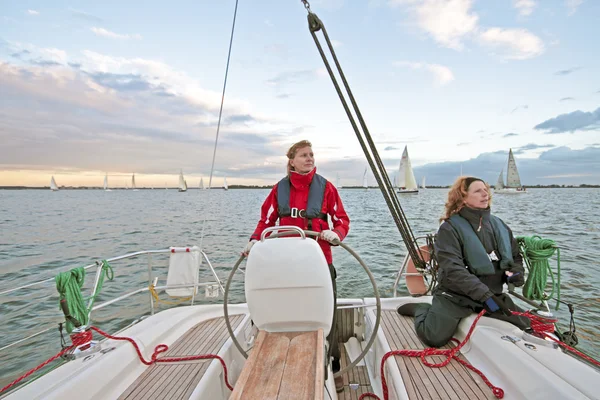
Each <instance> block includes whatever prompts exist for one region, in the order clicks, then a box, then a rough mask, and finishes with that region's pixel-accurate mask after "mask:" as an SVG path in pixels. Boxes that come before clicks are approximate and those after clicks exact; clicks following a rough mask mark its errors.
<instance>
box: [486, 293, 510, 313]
mask: <svg viewBox="0 0 600 400" xmlns="http://www.w3.org/2000/svg"><path fill="white" fill-rule="evenodd" d="M483 308H485V309H486V310H487V311H488V312H489V313H495V312H497V311H500V312H501V313H502V314H504V315H506V316H507V317H510V316H511V315H512V312H510V309H509V308H508V307H506V305H505V304H504V302H503V301H502V300H500V298H498V297H497V296H492V297H490V298H489V299H487V300H486V301H484V302H483Z"/></svg>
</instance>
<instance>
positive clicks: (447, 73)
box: [394, 61, 454, 86]
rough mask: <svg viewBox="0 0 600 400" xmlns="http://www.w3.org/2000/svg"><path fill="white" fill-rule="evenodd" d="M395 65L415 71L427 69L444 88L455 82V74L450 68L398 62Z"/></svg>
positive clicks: (436, 82)
mask: <svg viewBox="0 0 600 400" xmlns="http://www.w3.org/2000/svg"><path fill="white" fill-rule="evenodd" d="M394 65H396V66H399V67H409V68H411V69H414V70H418V69H426V70H427V71H429V72H430V73H431V74H432V75H433V79H434V82H435V84H436V85H438V86H443V85H447V84H448V83H450V82H452V81H453V80H454V74H453V73H452V71H451V70H450V68H448V67H446V66H443V65H440V64H427V63H422V62H410V61H396V62H394Z"/></svg>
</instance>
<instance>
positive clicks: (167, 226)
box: [0, 189, 600, 386]
mask: <svg viewBox="0 0 600 400" xmlns="http://www.w3.org/2000/svg"><path fill="white" fill-rule="evenodd" d="M446 193H447V192H446V190H435V189H430V190H426V191H423V192H421V193H420V194H419V195H418V196H414V195H412V196H408V195H407V196H404V197H401V204H402V206H403V208H404V210H405V213H406V214H407V216H408V218H409V220H410V223H411V226H412V228H413V231H414V233H415V235H417V236H419V235H423V234H426V233H430V232H432V231H434V230H435V229H436V228H437V226H438V218H439V216H440V215H441V213H442V210H443V204H444V200H445V196H446ZM267 194H268V190H230V191H228V192H225V191H220V190H211V191H200V190H190V191H188V192H187V193H178V192H177V191H175V190H169V191H166V190H140V191H137V192H133V191H131V190H128V191H125V190H118V191H113V192H103V191H96V190H94V191H60V192H56V193H53V192H50V191H40V190H27V191H6V190H0V276H1V281H0V291H3V290H6V289H9V288H12V287H16V286H19V285H23V284H26V283H29V282H34V281H37V280H41V279H45V278H51V277H54V276H55V275H56V274H57V273H58V272H61V271H65V270H67V269H70V268H73V267H77V266H82V265H87V264H90V263H92V262H93V261H95V260H100V259H104V258H110V257H114V256H117V255H123V254H126V253H131V252H134V251H139V250H151V249H164V248H167V247H169V246H190V245H200V244H201V236H202V227H203V226H204V228H205V231H204V237H203V239H202V248H203V249H204V250H205V252H206V253H207V254H208V256H209V258H210V259H211V261H212V263H213V265H214V266H215V268H216V270H217V273H218V275H219V276H220V277H221V278H223V279H226V278H227V276H228V273H229V270H230V269H231V267H232V266H233V265H234V263H235V262H236V261H237V259H238V257H239V252H240V250H241V249H242V248H243V246H244V245H245V243H246V242H247V240H248V239H247V238H248V237H249V235H250V234H251V232H252V231H253V229H254V227H255V226H256V221H257V219H258V218H259V208H260V205H261V204H262V201H263V200H264V198H265V197H266V195H267ZM340 194H341V196H342V199H343V201H344V204H345V206H346V209H347V211H348V214H349V215H350V218H351V221H352V222H351V230H350V234H349V236H348V237H347V239H346V243H347V244H348V245H350V246H351V247H352V248H354V249H355V250H356V251H357V252H358V253H359V254H360V255H361V257H362V258H363V259H364V260H365V262H366V263H367V264H368V265H369V267H370V268H371V270H372V271H373V273H374V275H375V277H376V278H377V282H378V286H379V289H380V291H381V292H382V295H384V296H391V289H392V285H393V282H394V278H395V274H396V272H397V270H398V268H399V266H400V263H401V262H402V259H403V257H404V255H405V253H406V251H405V248H404V245H403V244H402V242H401V238H400V234H399V233H398V231H397V229H396V226H395V225H394V223H393V221H392V220H391V218H390V214H389V211H388V210H387V207H386V205H385V202H384V200H383V196H382V195H381V193H380V191H379V190H376V189H371V190H369V191H366V192H365V191H362V190H344V189H342V190H341V191H340ZM493 211H494V212H495V213H496V215H498V216H500V217H501V218H503V219H504V220H505V221H506V222H508V224H509V225H510V226H511V228H512V229H513V231H514V232H515V234H516V235H533V234H538V235H540V236H542V237H544V238H548V239H553V240H555V241H556V242H557V244H558V245H559V246H560V248H561V255H562V264H561V267H562V287H561V295H562V299H563V300H565V301H569V302H572V303H573V304H575V310H576V311H575V316H576V323H577V333H578V335H579V338H580V346H579V348H580V349H583V350H584V351H587V352H588V353H590V354H592V355H593V356H595V357H597V358H598V357H600V345H599V344H598V342H599V341H598V338H599V337H600V307H599V305H600V300H599V299H600V262H599V261H598V260H599V259H600V190H598V189H538V190H531V191H530V193H528V194H527V195H524V196H508V195H505V196H501V195H498V196H496V198H494V203H493ZM334 263H335V265H336V267H337V270H338V290H339V292H340V295H341V296H342V297H363V296H371V295H372V289H371V287H370V283H369V281H368V278H367V277H366V275H365V274H364V272H362V269H361V268H360V266H358V265H357V264H356V262H355V261H354V260H353V259H352V258H351V257H350V256H349V255H347V254H345V253H344V250H342V249H339V248H338V249H334ZM153 264H154V265H155V266H156V267H155V269H154V276H159V277H160V278H161V279H166V266H167V256H154V257H153ZM113 267H114V271H115V280H114V281H112V282H105V285H104V289H103V291H102V294H101V295H100V297H99V299H98V301H99V302H100V301H103V300H108V299H111V298H114V297H116V296H117V295H119V294H122V293H125V292H128V291H132V290H134V289H137V288H139V287H144V286H147V284H148V272H147V258H146V257H142V258H138V259H134V260H125V261H120V262H115V263H113ZM90 271H91V270H90ZM163 282H164V281H163ZM92 283H93V276H92V275H91V274H90V275H88V276H87V278H86V285H85V287H86V288H88V289H87V290H86V291H85V292H84V294H86V293H90V291H89V287H90V286H91V285H92ZM242 283H243V277H242V276H241V275H238V277H237V280H236V281H235V282H234V286H233V296H232V297H233V298H232V302H239V301H244V298H243V286H242ZM401 290H402V291H403V293H406V292H405V291H404V288H403V287H402V288H401ZM118 305H120V307H119V306H118ZM147 313H149V301H148V294H141V295H137V296H134V297H131V298H129V299H126V300H124V301H122V302H120V303H118V304H117V305H113V306H110V307H106V308H104V309H101V310H99V311H98V312H97V313H95V314H94V316H93V320H94V324H95V325H98V326H99V327H101V328H102V329H105V330H107V331H108V332H114V331H116V330H117V329H120V328H122V327H124V326H126V325H127V324H128V323H129V322H131V321H132V320H133V319H134V318H136V317H137V316H139V315H141V314H147ZM558 315H559V316H560V317H561V318H562V322H563V325H562V326H563V327H565V326H566V325H565V324H564V323H567V324H568V311H567V308H566V307H565V306H561V308H560V310H559V311H558ZM59 320H60V312H59V309H58V296H57V293H56V288H55V287H54V283H53V282H50V283H48V284H45V285H42V286H38V287H35V288H31V289H26V290H23V291H21V292H19V293H18V294H14V293H13V294H10V295H5V296H0V347H2V346H5V345H7V344H8V343H11V342H13V341H15V340H17V339H18V338H21V337H24V336H28V335H31V334H33V333H35V332H38V331H39V330H41V329H42V328H45V327H52V330H51V331H49V332H47V333H46V334H43V335H40V336H39V337H38V338H36V340H33V341H31V342H28V343H27V344H26V345H24V346H20V347H19V346H17V347H13V348H11V349H9V350H6V351H4V352H2V353H0V386H3V385H4V384H6V383H8V382H9V381H10V380H12V379H14V378H15V377H16V376H18V375H19V374H20V373H21V372H24V371H26V370H27V369H29V368H31V367H33V366H35V365H37V364H38V363H39V362H41V361H43V360H45V359H46V358H48V357H49V356H50V355H53V354H55V353H56V352H57V351H59V350H60V339H59V335H58V331H57V329H55V328H56V326H57V322H58V321H59Z"/></svg>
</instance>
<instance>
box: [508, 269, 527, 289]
mask: <svg viewBox="0 0 600 400" xmlns="http://www.w3.org/2000/svg"><path fill="white" fill-rule="evenodd" d="M509 272H512V273H513V274H512V275H511V276H507V277H506V282H507V283H510V284H513V285H515V286H516V287H520V286H523V284H524V283H525V276H524V274H523V271H520V270H516V271H509Z"/></svg>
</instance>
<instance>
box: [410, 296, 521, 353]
mask: <svg viewBox="0 0 600 400" xmlns="http://www.w3.org/2000/svg"><path fill="white" fill-rule="evenodd" d="M496 297H498V298H499V299H500V300H501V301H502V302H504V304H505V305H506V306H507V307H508V308H509V309H511V310H515V311H522V310H521V309H520V308H519V307H517V306H516V305H515V303H514V302H513V301H512V299H511V298H510V296H508V295H506V294H500V295H497V296H496ZM481 310H483V306H482V305H481V304H480V303H477V302H475V301H473V300H471V299H469V298H466V297H464V296H458V295H455V294H448V293H447V292H441V293H440V292H436V293H434V295H433V300H432V302H431V305H429V304H420V305H419V306H418V307H417V308H416V310H415V330H416V331H417V335H418V336H419V339H421V341H422V342H423V343H425V344H426V345H427V346H431V347H441V346H443V345H445V344H446V343H448V341H449V340H450V338H452V336H453V335H454V332H456V328H457V327H458V324H459V323H460V320H461V319H463V318H465V317H467V316H469V315H471V313H473V312H475V313H479V312H481ZM486 316H487V317H491V318H496V319H500V320H503V321H507V322H510V323H511V324H513V325H515V326H517V327H519V328H521V329H525V328H529V326H530V324H529V320H528V319H527V318H523V317H518V316H516V315H512V316H510V317H507V316H506V315H504V314H502V313H501V312H495V313H492V314H489V313H488V314H486Z"/></svg>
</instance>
